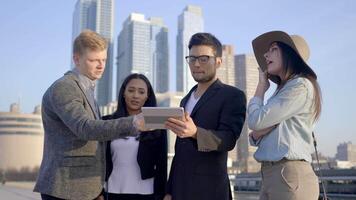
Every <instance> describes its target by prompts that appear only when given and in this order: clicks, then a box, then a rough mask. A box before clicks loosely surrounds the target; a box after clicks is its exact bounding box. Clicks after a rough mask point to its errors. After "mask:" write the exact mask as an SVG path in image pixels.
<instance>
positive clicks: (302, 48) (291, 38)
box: [252, 31, 317, 83]
mask: <svg viewBox="0 0 356 200" xmlns="http://www.w3.org/2000/svg"><path fill="white" fill-rule="evenodd" d="M273 42H282V43H284V44H286V45H288V46H289V47H291V48H292V49H293V50H294V51H295V52H296V53H297V55H299V57H300V58H301V59H302V60H303V62H304V65H303V66H298V67H303V68H305V69H306V71H307V73H308V74H309V75H311V76H312V77H314V78H315V79H316V78H317V76H316V74H315V72H314V71H313V70H312V69H311V68H310V67H309V65H308V64H307V60H308V58H309V53H310V52H309V47H308V44H307V42H306V41H305V40H304V39H303V38H302V37H301V36H299V35H288V34H287V33H285V32H283V31H271V32H267V33H264V34H262V35H260V36H258V37H257V38H255V39H254V40H253V41H252V47H253V51H254V53H255V57H256V59H257V62H258V64H259V66H260V67H261V69H262V70H263V71H265V70H266V69H267V63H266V59H265V57H264V54H265V53H266V52H267V51H268V50H269V47H270V46H271V44H272V43H273ZM269 78H270V79H271V80H272V81H273V82H275V83H279V82H280V79H279V77H277V76H274V75H270V76H269Z"/></svg>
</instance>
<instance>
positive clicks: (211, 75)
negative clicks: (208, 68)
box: [193, 71, 216, 83]
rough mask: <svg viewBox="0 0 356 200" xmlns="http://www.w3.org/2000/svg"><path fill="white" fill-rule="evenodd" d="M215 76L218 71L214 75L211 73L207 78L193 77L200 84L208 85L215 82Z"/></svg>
mask: <svg viewBox="0 0 356 200" xmlns="http://www.w3.org/2000/svg"><path fill="white" fill-rule="evenodd" d="M215 75H216V71H215V72H214V73H210V74H207V75H206V76H202V77H195V76H193V79H194V80H195V81H196V82H198V83H206V82H209V81H211V80H213V79H214V78H215Z"/></svg>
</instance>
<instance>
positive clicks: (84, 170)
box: [34, 71, 138, 200]
mask: <svg viewBox="0 0 356 200" xmlns="http://www.w3.org/2000/svg"><path fill="white" fill-rule="evenodd" d="M95 109H96V108H95V105H91V104H90V102H89V101H88V95H87V94H85V92H84V90H83V88H82V87H81V85H80V83H79V79H78V78H77V76H76V75H75V74H74V73H73V72H71V71H69V72H67V73H66V74H65V75H64V76H63V77H62V78H60V79H58V80H57V81H56V82H54V83H53V84H52V85H51V86H50V87H49V88H48V90H47V91H46V93H45V94H44V96H43V99H42V121H43V127H44V131H45V133H44V149H43V159H42V163H41V167H40V171H39V175H38V178H37V182H36V185H35V188H34V191H35V192H39V193H42V194H47V195H51V196H55V197H58V198H62V199H75V200H78V199H80V200H86V199H88V200H89V199H90V200H91V199H94V198H96V197H97V196H98V195H99V194H100V192H101V191H102V188H103V181H104V176H105V153H104V152H105V143H104V141H106V140H112V139H116V138H118V137H124V136H128V135H136V134H137V132H138V131H137V130H136V128H135V127H134V126H133V125H132V124H133V122H132V120H133V119H132V117H126V118H120V119H113V120H105V121H104V120H99V119H98V117H99V116H98V114H97V112H95Z"/></svg>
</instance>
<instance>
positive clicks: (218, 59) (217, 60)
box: [215, 57, 222, 69]
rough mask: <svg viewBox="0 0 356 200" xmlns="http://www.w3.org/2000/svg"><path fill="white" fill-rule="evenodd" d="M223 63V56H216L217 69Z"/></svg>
mask: <svg viewBox="0 0 356 200" xmlns="http://www.w3.org/2000/svg"><path fill="white" fill-rule="evenodd" d="M221 64H222V58H221V57H216V60H215V66H216V69H217V68H219V67H220V66H221Z"/></svg>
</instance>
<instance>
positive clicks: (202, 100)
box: [189, 79, 222, 118]
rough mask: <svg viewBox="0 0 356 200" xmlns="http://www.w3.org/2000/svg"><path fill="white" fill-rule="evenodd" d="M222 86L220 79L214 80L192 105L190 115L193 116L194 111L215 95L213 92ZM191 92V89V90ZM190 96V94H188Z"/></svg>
mask: <svg viewBox="0 0 356 200" xmlns="http://www.w3.org/2000/svg"><path fill="white" fill-rule="evenodd" d="M221 87H222V84H221V82H220V80H219V79H218V80H216V81H215V82H214V83H213V84H212V85H211V86H210V87H209V88H208V89H207V90H206V91H205V92H204V94H203V95H202V96H201V97H200V99H199V101H198V102H197V104H196V105H195V106H194V108H193V111H192V113H191V114H190V116H191V117H192V118H193V117H194V115H195V113H196V112H197V111H198V110H199V109H200V108H201V107H202V106H203V105H204V104H205V103H206V102H207V101H208V100H209V99H210V98H211V97H213V96H214V95H215V93H216V92H217V91H218V90H219V89H220V88H221ZM191 92H192V91H191ZM189 96H190V95H189Z"/></svg>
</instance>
